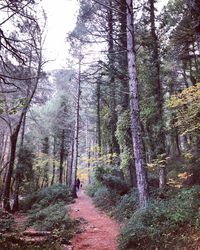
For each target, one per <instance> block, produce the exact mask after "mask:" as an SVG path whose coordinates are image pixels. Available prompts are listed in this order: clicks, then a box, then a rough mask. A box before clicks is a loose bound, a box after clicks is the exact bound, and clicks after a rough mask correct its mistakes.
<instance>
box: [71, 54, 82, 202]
mask: <svg viewBox="0 0 200 250" xmlns="http://www.w3.org/2000/svg"><path fill="white" fill-rule="evenodd" d="M81 60H82V56H81V55H79V70H78V86H77V106H76V123H75V136H74V156H73V167H72V180H71V191H72V195H73V197H74V198H77V193H76V176H77V165H78V149H79V123H80V122H79V121H80V97H81Z"/></svg>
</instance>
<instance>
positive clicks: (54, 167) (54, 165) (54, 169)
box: [51, 136, 56, 186]
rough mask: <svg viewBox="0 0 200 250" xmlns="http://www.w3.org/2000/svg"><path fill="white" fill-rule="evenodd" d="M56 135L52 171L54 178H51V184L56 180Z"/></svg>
mask: <svg viewBox="0 0 200 250" xmlns="http://www.w3.org/2000/svg"><path fill="white" fill-rule="evenodd" d="M55 160H56V136H54V138H53V171H52V179H51V186H52V185H53V184H54V180H55V171H56V164H55Z"/></svg>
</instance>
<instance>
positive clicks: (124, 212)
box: [112, 191, 138, 221]
mask: <svg viewBox="0 0 200 250" xmlns="http://www.w3.org/2000/svg"><path fill="white" fill-rule="evenodd" d="M137 208H138V194H137V192H135V191H132V192H131V193H129V194H126V195H124V196H122V197H121V199H120V201H119V202H118V204H117V205H116V207H115V208H114V210H113V211H112V216H114V218H116V219H117V220H119V221H125V220H127V219H130V218H131V216H132V215H133V213H134V212H135V211H136V209H137Z"/></svg>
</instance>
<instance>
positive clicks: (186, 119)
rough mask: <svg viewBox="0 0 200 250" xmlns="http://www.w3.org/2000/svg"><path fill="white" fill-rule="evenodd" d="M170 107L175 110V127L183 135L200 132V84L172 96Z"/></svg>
mask: <svg viewBox="0 0 200 250" xmlns="http://www.w3.org/2000/svg"><path fill="white" fill-rule="evenodd" d="M168 105H169V107H171V108H173V109H175V113H176V122H175V126H176V127H178V128H179V129H180V131H181V132H182V133H183V134H185V133H192V132H199V131H200V116H199V113H200V83H198V84H197V85H195V86H191V87H189V88H186V89H184V90H183V91H182V92H181V93H178V94H177V95H173V96H171V98H170V100H169V102H168Z"/></svg>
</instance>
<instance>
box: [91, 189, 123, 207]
mask: <svg viewBox="0 0 200 250" xmlns="http://www.w3.org/2000/svg"><path fill="white" fill-rule="evenodd" d="M119 199H120V196H119V195H118V194H117V193H116V192H115V191H111V190H109V189H107V188H106V187H102V188H100V189H98V191H97V192H96V193H95V195H94V203H95V205H96V206H98V207H100V208H102V209H104V210H107V211H108V210H111V208H112V207H113V206H115V205H116V203H117V201H118V200H119Z"/></svg>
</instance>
